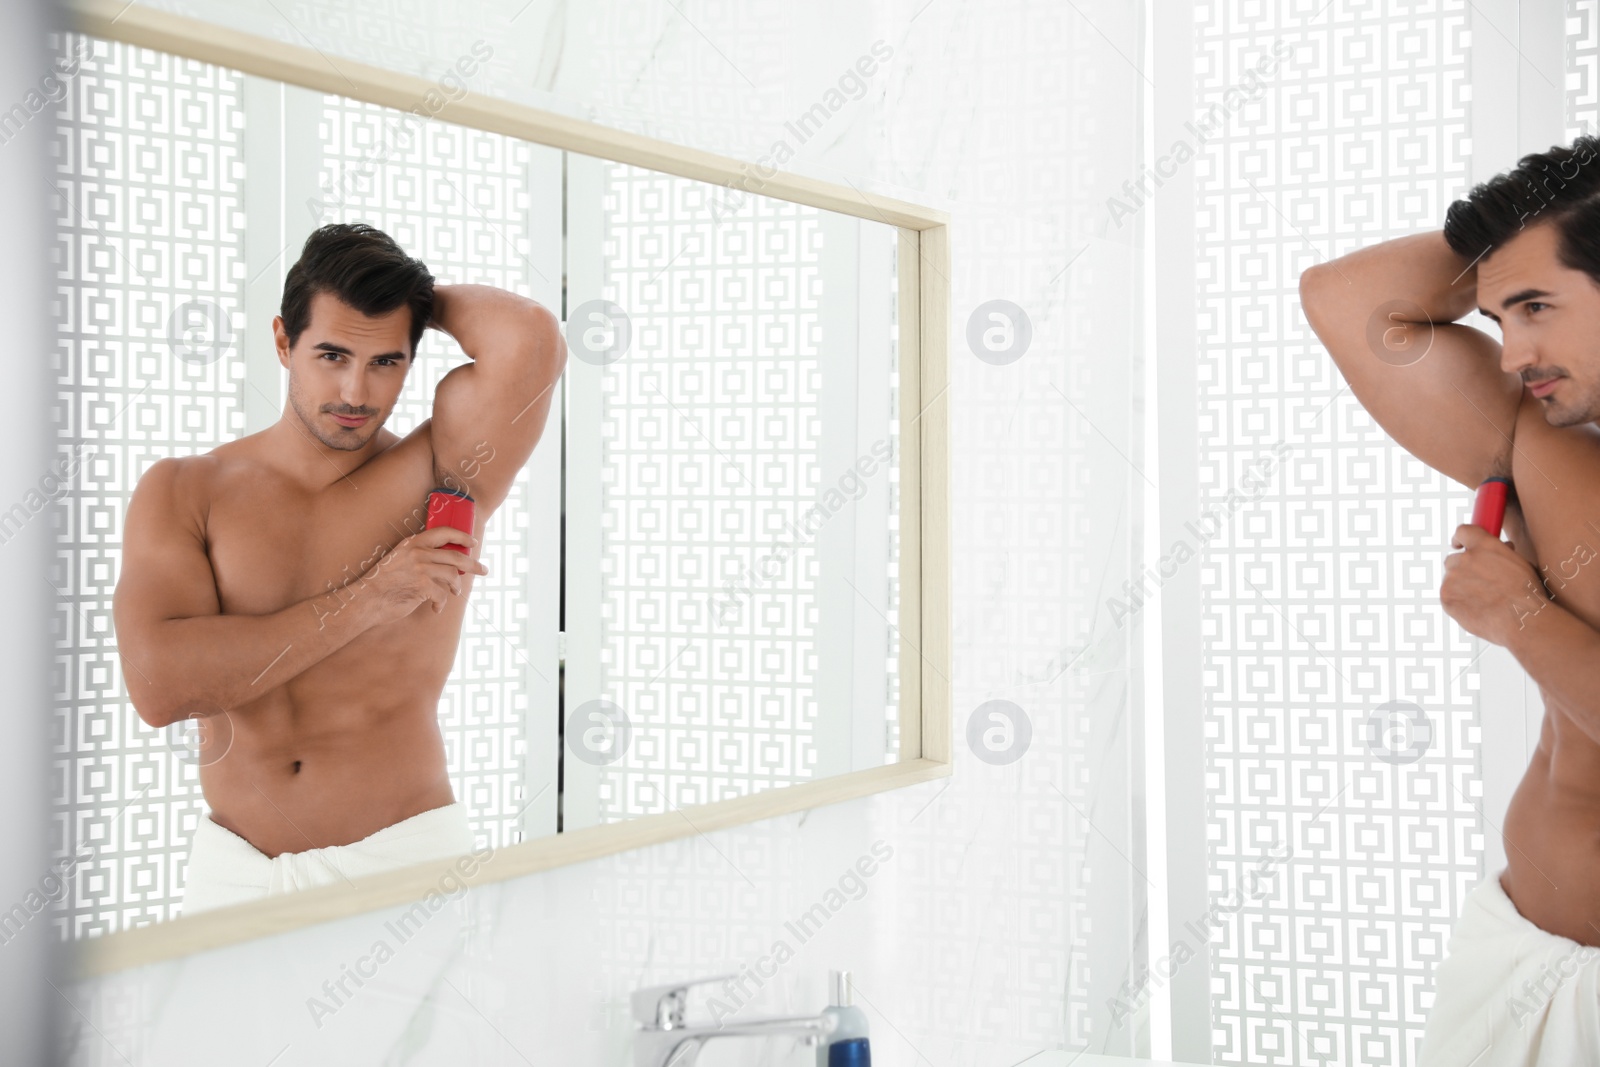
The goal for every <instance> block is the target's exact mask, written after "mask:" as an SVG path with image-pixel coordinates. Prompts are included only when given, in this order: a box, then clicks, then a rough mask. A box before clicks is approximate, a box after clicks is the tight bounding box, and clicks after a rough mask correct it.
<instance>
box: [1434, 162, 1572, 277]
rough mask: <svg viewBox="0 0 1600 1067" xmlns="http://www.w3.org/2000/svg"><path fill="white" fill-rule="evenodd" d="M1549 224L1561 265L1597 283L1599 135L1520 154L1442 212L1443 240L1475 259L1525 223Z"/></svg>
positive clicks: (1524, 227)
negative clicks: (1506, 168) (1507, 167)
mask: <svg viewBox="0 0 1600 1067" xmlns="http://www.w3.org/2000/svg"><path fill="white" fill-rule="evenodd" d="M1543 222H1550V223H1554V225H1555V227H1556V232H1557V234H1559V240H1558V242H1557V247H1558V249H1559V251H1558V256H1559V258H1560V261H1561V264H1562V266H1564V267H1566V268H1567V269H1568V270H1581V271H1583V272H1584V273H1585V274H1587V275H1589V277H1590V278H1593V279H1594V281H1595V282H1596V283H1597V284H1600V139H1597V138H1595V137H1591V136H1588V135H1585V136H1583V137H1579V138H1576V139H1575V140H1574V141H1573V142H1572V144H1571V145H1569V146H1567V147H1565V148H1563V147H1562V146H1560V145H1555V146H1553V147H1552V148H1551V149H1550V151H1548V152H1540V153H1537V154H1534V155H1526V156H1523V157H1522V158H1521V159H1519V160H1517V165H1516V166H1515V167H1514V168H1512V169H1511V170H1509V171H1507V172H1506V173H1504V174H1497V175H1495V176H1494V177H1493V178H1490V179H1489V180H1488V181H1486V182H1482V183H1480V184H1478V185H1476V186H1474V187H1473V189H1472V192H1470V193H1468V194H1467V198H1466V199H1465V200H1457V201H1456V202H1455V203H1453V204H1451V205H1450V207H1449V209H1448V210H1447V211H1446V212H1445V216H1444V239H1445V241H1446V243H1448V244H1449V245H1450V247H1451V248H1452V249H1453V250H1454V251H1455V253H1456V254H1457V255H1459V256H1462V257H1464V258H1465V259H1467V260H1468V261H1470V262H1473V263H1476V262H1478V261H1479V260H1480V259H1482V258H1483V256H1485V255H1487V254H1488V252H1489V251H1491V250H1493V249H1496V248H1499V247H1500V246H1501V245H1503V244H1505V243H1506V242H1507V241H1509V240H1511V239H1512V238H1513V237H1515V236H1516V235H1517V234H1519V233H1521V232H1522V231H1523V230H1524V229H1526V228H1527V227H1528V226H1532V225H1534V224H1535V223H1543Z"/></svg>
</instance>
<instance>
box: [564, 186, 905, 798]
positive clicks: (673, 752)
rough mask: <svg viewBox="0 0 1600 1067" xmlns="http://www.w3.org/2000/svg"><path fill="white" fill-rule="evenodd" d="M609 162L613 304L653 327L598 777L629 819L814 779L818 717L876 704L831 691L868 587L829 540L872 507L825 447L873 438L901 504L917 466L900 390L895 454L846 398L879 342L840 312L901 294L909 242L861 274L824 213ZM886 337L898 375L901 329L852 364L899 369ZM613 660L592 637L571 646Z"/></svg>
mask: <svg viewBox="0 0 1600 1067" xmlns="http://www.w3.org/2000/svg"><path fill="white" fill-rule="evenodd" d="M603 173H604V189H603V193H602V198H603V203H604V212H603V215H604V222H603V227H604V228H603V240H602V249H601V274H600V284H601V298H602V299H604V300H607V301H610V302H612V303H614V304H615V305H617V306H619V307H621V308H622V309H623V310H624V311H625V312H626V314H627V315H628V317H629V324H630V329H631V341H630V344H629V347H628V349H627V352H626V358H619V359H617V360H616V361H615V362H611V363H609V364H608V365H606V366H604V367H603V368H602V371H601V375H600V383H601V384H600V386H599V388H600V412H601V416H600V418H601V433H600V469H601V471H602V485H601V490H600V532H601V545H600V557H599V558H600V579H601V580H600V617H599V629H598V633H597V634H596V638H597V640H598V644H599V648H598V650H597V654H598V658H599V662H600V665H601V693H602V699H604V700H606V701H609V702H611V703H613V704H615V705H616V706H617V707H618V708H619V709H620V711H621V714H622V716H624V717H625V721H626V722H627V724H628V728H629V730H630V731H631V735H630V741H629V744H628V745H627V747H626V748H625V749H623V750H622V751H621V752H620V754H619V755H618V756H617V758H616V759H615V762H612V763H609V764H608V765H606V766H603V767H601V768H600V769H599V774H598V781H597V790H598V797H597V807H598V812H597V814H598V820H599V821H600V822H612V821H616V820H618V819H625V818H630V817H633V816H636V815H643V814H651V813H656V812H662V811H666V810H669V807H681V806H684V805H690V804H701V803H708V802H711V801H716V800H722V799H725V798H728V797H736V796H743V795H746V794H750V793H755V792H760V791H762V790H765V789H770V788H774V787H778V786H783V785H788V784H791V783H795V782H800V781H806V780H809V779H812V778H814V777H816V775H817V770H816V760H817V756H818V752H817V738H816V736H815V734H816V729H817V726H818V716H819V715H825V716H831V717H839V716H845V717H849V716H853V715H855V714H862V715H865V714H867V713H868V708H865V707H863V708H859V709H857V708H853V707H839V706H826V707H824V706H822V705H820V704H819V701H818V698H817V691H818V683H819V678H820V674H821V672H820V671H819V666H820V664H819V655H818V651H819V650H818V643H819V637H820V635H821V633H822V632H823V631H824V630H825V629H826V628H827V627H828V626H830V625H831V626H835V627H837V626H839V625H841V622H840V620H841V619H843V618H846V617H848V616H850V614H851V613H853V612H854V611H855V604H856V602H857V600H858V594H857V593H855V592H853V591H852V590H851V587H850V585H849V584H846V583H844V582H841V581H840V580H839V577H838V576H837V575H833V574H827V573H826V571H827V567H826V566H825V565H824V563H823V562H822V560H821V558H820V557H821V555H822V554H821V553H820V552H819V551H818V546H817V540H818V536H819V533H820V532H821V531H822V530H823V529H824V528H826V527H828V526H829V525H831V524H834V523H840V524H842V523H844V522H849V521H852V519H853V516H852V518H849V519H841V518H840V516H841V515H843V514H844V513H847V512H852V511H853V509H854V507H855V505H854V503H853V502H852V501H851V500H850V499H849V497H848V496H843V497H841V495H840V494H837V493H835V494H834V495H831V496H830V495H829V494H828V490H830V489H833V488H835V487H836V485H837V483H838V482H839V479H840V474H841V471H839V470H837V469H834V468H833V465H832V464H831V463H829V462H827V461H826V459H825V453H824V452H823V451H822V446H823V442H824V440H825V439H826V438H828V437H829V436H830V435H834V436H835V437H838V436H840V435H844V434H849V435H850V439H852V440H856V448H855V450H854V451H853V452H852V453H851V455H852V456H854V455H858V454H866V455H870V458H871V459H872V461H873V462H874V463H875V465H876V467H877V473H876V474H875V475H874V476H873V477H872V478H870V479H865V480H867V481H877V482H880V483H881V482H882V481H884V480H888V481H889V483H890V486H891V489H890V492H891V494H892V495H891V497H890V504H889V515H890V516H893V515H894V514H895V510H894V509H895V508H896V507H897V506H898V499H897V493H896V490H897V488H898V470H897V468H898V460H899V456H898V436H897V428H896V426H895V422H896V414H897V412H896V407H895V404H894V398H895V396H896V395H897V391H896V390H891V391H890V393H889V396H888V398H887V403H886V404H885V405H884V406H883V408H882V410H875V411H871V412H868V413H867V417H866V421H867V423H868V424H869V425H872V426H875V427H876V430H875V431H874V432H875V434H876V435H878V437H879V440H878V441H877V442H876V443H877V444H878V446H879V448H878V451H877V453H870V452H869V450H868V448H867V445H868V442H869V441H870V440H871V439H870V438H867V439H856V438H855V430H856V420H857V418H858V417H859V413H858V412H857V411H856V410H855V405H854V404H847V405H840V404H838V403H837V401H835V402H834V403H833V404H832V405H830V404H829V403H828V402H827V401H826V400H825V397H824V393H825V390H824V379H825V378H826V377H827V376H829V375H834V374H839V373H840V369H841V368H842V367H844V366H845V365H846V364H854V362H855V357H856V347H857V346H856V338H855V337H854V336H850V337H828V336H825V334H826V328H825V325H824V321H825V316H824V314H823V312H824V309H825V306H826V305H827V304H828V303H829V302H831V301H839V300H848V299H853V298H854V295H855V291H854V289H853V288H852V287H856V288H859V291H860V293H861V296H860V298H861V299H862V300H882V299H884V294H885V293H886V291H887V292H888V298H889V299H890V300H891V301H892V300H893V299H894V297H893V290H892V286H893V283H894V280H895V273H894V261H893V258H892V255H891V257H890V258H889V259H888V260H887V269H888V278H881V277H862V278H860V279H859V280H857V279H856V278H854V277H853V276H850V275H846V274H844V273H843V272H837V273H836V272H833V271H830V270H829V269H827V265H826V257H825V251H826V249H825V247H824V231H825V221H826V220H825V218H824V216H826V215H827V213H826V212H822V211H820V210H819V209H817V208H814V207H809V206H806V205H802V204H794V203H790V202H787V201H783V200H777V199H774V198H771V197H768V196H761V195H752V196H748V197H744V198H743V201H742V204H741V205H740V206H739V207H738V208H737V209H736V210H731V209H729V207H728V206H727V205H726V204H721V205H719V204H717V203H715V202H714V200H713V198H715V197H717V196H718V195H719V194H720V195H721V196H724V197H725V196H727V191H726V190H721V189H719V188H718V187H716V186H713V185H708V184H706V183H704V182H698V181H692V180H688V179H683V178H679V177H676V176H673V175H668V174H662V173H659V172H656V171H650V170H645V169H642V168H638V167H633V166H629V165H627V164H622V163H614V162H607V163H605V164H604V169H603ZM860 239H861V240H862V241H867V240H872V239H884V240H886V241H887V242H888V243H889V245H890V247H891V249H892V246H893V242H894V240H895V231H894V230H893V229H892V228H890V227H886V226H873V225H866V224H863V225H861V227H860ZM892 321H893V320H892V319H891V323H892ZM891 334H892V330H891ZM830 345H831V348H830V347H828V346H830ZM884 351H888V352H889V353H890V355H889V362H888V364H887V366H888V368H889V374H890V378H889V380H890V381H893V380H894V378H893V374H894V370H895V363H894V343H893V337H892V336H890V337H888V338H885V339H884V341H883V342H882V343H881V344H879V345H878V346H876V348H875V350H874V351H870V352H868V351H863V352H861V353H860V367H861V368H862V369H861V370H859V372H857V371H853V370H852V371H851V373H860V374H862V375H863V376H868V375H871V376H874V377H877V378H879V379H881V378H882V377H883V375H884V366H885V364H884V363H883V362H882V359H883V357H882V353H883V352H884ZM830 353H831V354H832V356H833V358H832V359H831V360H830V359H828V358H826V356H827V355H828V354H830ZM840 376H841V377H843V376H844V375H842V374H841V375H840ZM832 384H833V386H834V389H835V391H836V392H835V395H837V390H838V388H839V386H838V383H832ZM885 468H887V473H885ZM852 484H853V483H852ZM841 500H842V503H841ZM896 533H897V526H896V524H893V523H891V525H890V528H889V530H888V532H887V540H886V539H885V538H886V534H885V531H884V529H883V528H882V525H881V524H880V525H879V527H878V529H877V530H876V531H875V533H874V532H871V531H869V532H865V533H863V534H861V535H860V538H859V540H857V542H856V544H857V546H858V551H859V553H860V555H861V556H862V558H863V559H864V560H866V561H872V562H873V565H874V566H877V567H879V570H878V572H877V575H878V576H877V578H876V581H877V582H878V583H879V586H880V589H882V590H886V593H882V594H878V595H881V596H883V597H885V598H886V599H885V603H886V604H887V605H888V608H887V611H886V612H885V613H884V614H883V615H872V616H871V617H870V618H869V619H868V620H867V621H866V623H865V624H864V626H863V628H862V629H860V630H858V631H857V632H856V634H855V644H854V647H855V649H856V650H857V655H859V656H863V657H865V656H868V655H870V654H871V653H872V652H876V653H877V656H878V661H877V664H876V666H875V667H874V666H872V665H866V666H862V665H858V667H857V669H858V670H875V671H876V672H877V674H878V675H886V677H884V678H883V679H882V682H881V685H880V688H879V690H878V692H879V700H880V704H879V706H880V707H881V708H882V709H883V710H882V712H881V716H882V718H883V720H884V722H885V724H886V730H887V729H888V728H889V727H888V724H891V723H892V724H894V725H895V726H896V727H897V725H898V695H899V692H898V686H897V685H896V684H895V679H896V675H897V668H896V659H895V657H896V656H897V655H898V641H897V639H896V634H895V631H894V629H893V625H894V619H895V617H896V599H895V593H896V590H897V588H898V558H897V551H898V545H897V543H896V540H895V537H896ZM885 546H887V550H886V548H885ZM886 551H887V554H886ZM853 556H854V553H852V557H853ZM863 565H865V564H863ZM853 580H854V581H856V582H857V584H860V583H861V582H862V581H863V579H860V578H855V579H853ZM855 617H856V618H858V619H859V617H860V616H859V615H857V616H855ZM571 636H572V633H571V631H570V626H569V638H570V637H571ZM592 654H595V653H594V652H591V651H590V650H588V649H584V648H580V647H578V646H576V645H569V651H568V655H569V656H572V655H592ZM828 667H829V670H830V671H837V670H839V669H841V665H840V664H836V663H830V664H829V665H828ZM572 699H573V700H575V701H576V700H579V699H580V698H579V697H577V696H573V697H572ZM612 714H615V712H612ZM887 736H888V741H889V744H890V745H891V749H890V751H889V752H888V753H887V754H886V755H885V756H884V761H885V762H893V761H894V759H895V753H894V751H893V748H892V746H893V744H894V737H893V734H892V733H890V734H888V735H887ZM568 743H569V750H570V745H571V744H572V739H569V742H568Z"/></svg>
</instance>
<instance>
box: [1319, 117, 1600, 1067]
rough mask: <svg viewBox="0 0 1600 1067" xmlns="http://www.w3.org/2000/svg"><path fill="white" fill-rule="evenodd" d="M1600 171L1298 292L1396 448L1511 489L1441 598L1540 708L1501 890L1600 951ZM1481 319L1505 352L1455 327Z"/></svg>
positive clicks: (1526, 174)
mask: <svg viewBox="0 0 1600 1067" xmlns="http://www.w3.org/2000/svg"><path fill="white" fill-rule="evenodd" d="M1597 154H1600V142H1596V141H1595V140H1594V139H1592V138H1580V139H1579V140H1578V141H1577V142H1575V143H1574V145H1573V146H1572V147H1571V148H1569V149H1564V148H1556V149H1552V150H1551V152H1550V153H1546V154H1544V155H1543V156H1540V157H1538V158H1537V160H1536V162H1534V163H1533V164H1532V165H1530V166H1527V167H1522V166H1519V168H1518V169H1517V170H1516V171H1514V172H1513V177H1507V176H1504V175H1502V176H1501V177H1499V178H1496V179H1495V180H1494V181H1493V182H1491V183H1487V184H1488V186H1489V188H1488V189H1487V190H1485V189H1484V187H1481V186H1480V187H1479V188H1477V189H1474V190H1473V194H1472V196H1471V197H1470V198H1469V199H1468V200H1465V201H1457V202H1456V203H1455V204H1453V205H1452V206H1451V208H1450V211H1449V213H1448V215H1447V219H1446V226H1445V229H1444V231H1442V232H1438V231H1436V232H1432V233H1424V234H1418V235H1414V236H1409V237H1403V238H1400V239H1398V240H1392V241H1386V242H1384V243H1381V244H1378V245H1376V246H1373V247H1369V248H1363V249H1359V250H1357V251H1355V252H1352V253H1350V254H1349V255H1346V256H1342V257H1340V258H1338V259H1335V260H1333V261H1331V262H1329V263H1326V264H1322V265H1319V266H1315V267H1312V268H1311V269H1310V270H1308V271H1306V272H1305V273H1304V274H1303V275H1302V276H1301V279H1300V295H1301V302H1302V306H1303V308H1304V310H1305V314H1306V317H1307V319H1308V320H1309V321H1310V323H1311V325H1312V327H1313V329H1315V331H1316V333H1317V336H1318V337H1319V338H1321V340H1322V342H1323V344H1324V345H1326V346H1327V349H1328V352H1329V353H1330V354H1331V355H1332V356H1333V359H1334V361H1335V362H1336V363H1337V364H1338V366H1339V369H1340V370H1341V371H1342V372H1343V374H1344V377H1345V379H1346V381H1348V382H1349V385H1350V389H1351V390H1352V391H1353V392H1354V394H1355V396H1356V399H1358V400H1359V401H1360V402H1361V404H1362V406H1363V407H1365V408H1366V409H1367V411H1368V412H1370V413H1371V415H1372V417H1373V418H1374V419H1375V420H1376V421H1377V422H1378V424H1379V425H1381V426H1382V427H1383V428H1384V429H1385V430H1386V431H1388V433H1389V435H1390V436H1391V437H1393V438H1394V439H1395V441H1396V442H1398V443H1399V444H1400V445H1401V447H1403V448H1405V449H1406V450H1407V451H1408V452H1410V453H1411V454H1412V455H1414V456H1416V457H1417V458H1418V459H1420V460H1421V461H1422V462H1424V463H1426V464H1427V465H1428V466H1430V467H1433V468H1434V469H1436V470H1439V471H1442V472H1443V473H1444V474H1446V475H1448V476H1450V477H1451V478H1453V479H1455V480H1456V481H1458V482H1460V483H1461V484H1462V485H1463V486H1468V487H1472V488H1476V487H1477V486H1478V485H1479V483H1481V482H1482V481H1483V480H1484V479H1486V478H1488V477H1490V476H1493V475H1499V476H1509V477H1510V478H1511V479H1512V484H1513V486H1514V487H1515V498H1516V501H1517V504H1516V505H1514V506H1511V507H1508V508H1507V511H1506V522H1505V530H1506V533H1507V534H1508V535H1509V537H1510V540H1511V544H1509V545H1508V544H1506V543H1504V542H1502V541H1500V540H1499V539H1497V538H1495V537H1493V536H1490V535H1489V533H1488V532H1487V531H1485V530H1483V529H1481V528H1479V527H1477V526H1472V525H1462V526H1459V527H1457V528H1456V530H1455V533H1454V539H1453V542H1452V544H1453V547H1457V548H1461V549H1462V551H1461V552H1458V553H1454V554H1451V555H1449V556H1448V557H1447V558H1446V559H1445V562H1444V566H1445V577H1444V580H1443V583H1442V585H1441V587H1440V591H1439V597H1440V601H1441V602H1442V605H1443V607H1444V609H1445V611H1446V612H1447V613H1448V614H1449V615H1450V616H1451V618H1453V619H1455V620H1456V621H1457V622H1458V623H1460V625H1461V626H1462V627H1463V628H1464V629H1466V630H1467V631H1469V632H1470V633H1473V634H1475V635H1477V636H1478V637H1481V638H1483V639H1484V640H1487V641H1490V642H1493V643H1495V644H1498V645H1503V646H1505V647H1506V648H1508V649H1509V650H1510V651H1511V652H1512V654H1513V655H1515V656H1516V658H1517V660H1518V661H1519V662H1520V663H1521V664H1522V666H1523V667H1524V668H1525V669H1526V670H1527V671H1528V673H1529V675H1530V676H1532V678H1533V680H1534V681H1535V682H1536V683H1537V684H1538V686H1539V693H1540V695H1541V696H1542V697H1543V698H1544V705H1545V715H1544V722H1543V728H1542V732H1541V735H1540V740H1539V745H1538V748H1537V750H1536V751H1535V752H1534V754H1533V758H1532V761H1531V762H1530V764H1529V766H1528V770H1527V774H1526V775H1525V776H1524V777H1523V779H1522V782H1521V784H1520V785H1519V786H1518V787H1517V790H1516V792H1515V794H1514V795H1513V797H1512V799H1511V803H1510V806H1509V808H1508V809H1507V811H1506V816H1505V825H1504V827H1503V831H1502V836H1503V839H1504V842H1505V852H1506V868H1505V871H1504V873H1503V876H1502V877H1501V878H1500V879H1499V884H1500V887H1501V888H1502V889H1503V890H1504V891H1505V895H1506V896H1507V897H1509V899H1510V900H1511V902H1512V903H1513V904H1514V905H1515V909H1516V911H1517V912H1519V913H1520V914H1521V915H1522V916H1523V917H1524V918H1525V919H1526V920H1528V921H1530V922H1532V923H1533V924H1534V925H1535V926H1538V927H1539V928H1541V929H1542V930H1544V931H1547V932H1549V933H1552V934H1555V935H1557V936H1559V937H1564V938H1570V939H1571V940H1573V941H1576V942H1579V943H1580V944H1581V945H1590V946H1593V945H1600V560H1596V556H1597V554H1600V552H1597V550H1600V427H1597V426H1596V425H1595V420H1596V419H1600V340H1597V339H1600V243H1597V240H1596V236H1597V234H1600V203H1597V202H1596V200H1595V197H1597V196H1600V159H1597V158H1595V157H1596V155H1597ZM1535 187H1537V188H1538V189H1539V192H1538V193H1537V194H1536V193H1535V192H1534V191H1533V189H1534V188H1535ZM1447 238H1448V240H1447ZM1474 307H1476V308H1477V309H1478V310H1480V311H1481V312H1482V313H1483V314H1485V315H1487V316H1488V317H1489V318H1491V319H1493V320H1494V321H1495V322H1497V323H1498V324H1499V326H1500V332H1501V335H1502V338H1503V339H1502V341H1501V342H1496V341H1495V340H1494V339H1493V338H1491V337H1490V336H1489V335H1487V334H1485V333H1483V332H1481V331H1479V330H1476V329H1473V328H1471V327H1469V326H1465V325H1461V324H1456V323H1455V321H1454V320H1456V319H1459V318H1461V317H1462V316H1463V315H1465V314H1467V313H1468V312H1469V311H1471V310H1472V309H1473V308H1474ZM1536 568H1537V569H1536ZM1489 713H1490V714H1493V709H1490V710H1489ZM1454 951H1455V942H1454V941H1452V952H1454ZM1448 963H1449V961H1448V960H1447V961H1446V965H1448ZM1568 973H1570V971H1569V972H1568ZM1441 974H1442V968H1441ZM1440 996H1441V997H1443V996H1444V993H1443V992H1441V993H1440ZM1435 1007H1436V1010H1437V1007H1438V1002H1436V1005H1435ZM1430 1018H1431V1017H1430ZM1431 1031H1432V1028H1431V1027H1430V1035H1429V1036H1430V1040H1433V1039H1434V1037H1435V1035H1434V1034H1433V1033H1432V1032H1431ZM1591 1051H1594V1052H1595V1055H1596V1057H1597V1058H1596V1060H1595V1062H1600V1050H1591ZM1451 1062H1454V1061H1451ZM1495 1062H1501V1061H1498V1060H1497V1061H1495Z"/></svg>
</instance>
